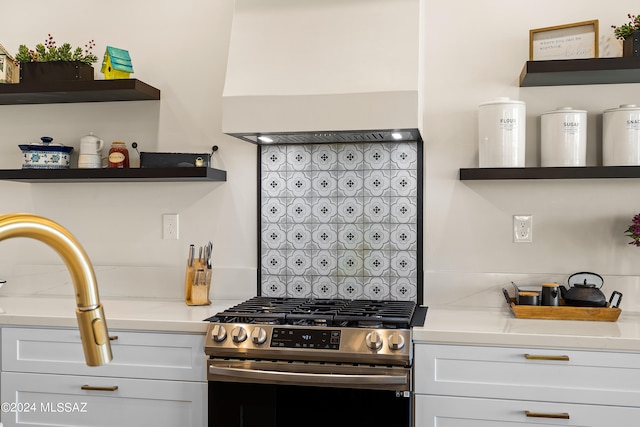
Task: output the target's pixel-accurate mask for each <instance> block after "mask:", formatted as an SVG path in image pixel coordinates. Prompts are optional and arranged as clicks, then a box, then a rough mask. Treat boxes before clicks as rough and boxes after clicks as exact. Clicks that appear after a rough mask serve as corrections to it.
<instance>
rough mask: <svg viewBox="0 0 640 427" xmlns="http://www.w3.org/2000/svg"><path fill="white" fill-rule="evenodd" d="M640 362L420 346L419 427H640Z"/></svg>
mask: <svg viewBox="0 0 640 427" xmlns="http://www.w3.org/2000/svg"><path fill="white" fill-rule="evenodd" d="M639 362H640V356H639V355H638V354H634V353H623V352H608V351H574V350H570V351H569V350H562V349H558V350H554V349H536V348H507V347H482V346H465V345H432V344H426V343H417V344H416V345H415V393H416V396H415V399H416V426H417V427H435V426H438V427H458V426H465V427H467V426H468V427H476V426H477V427H485V426H490V425H491V426H494V425H496V423H497V422H502V423H504V424H500V425H501V426H502V425H504V426H505V427H506V426H511V425H513V426H515V425H518V426H522V425H537V426H540V425H564V426H585V427H588V426H610V425H615V426H617V427H619V426H636V425H637V422H638V421H637V420H638V419H640V418H639V417H640V363H639Z"/></svg>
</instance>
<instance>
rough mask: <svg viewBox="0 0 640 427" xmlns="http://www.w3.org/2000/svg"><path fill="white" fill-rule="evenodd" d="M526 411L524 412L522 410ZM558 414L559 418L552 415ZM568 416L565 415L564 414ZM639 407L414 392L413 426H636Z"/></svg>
mask: <svg viewBox="0 0 640 427" xmlns="http://www.w3.org/2000/svg"><path fill="white" fill-rule="evenodd" d="M525 411H528V412H529V416H527V414H526V412H525ZM554 417H560V418H554ZM567 417H568V418H567ZM638 417H640V408H629V407H616V406H600V405H578V404H568V403H566V404H560V403H547V402H528V401H518V400H498V399H477V398H465V397H443V396H416V423H415V425H416V427H496V426H498V425H499V426H500V427H526V426H536V427H540V426H580V427H604V426H615V427H636V426H637V425H638V419H640V418H638Z"/></svg>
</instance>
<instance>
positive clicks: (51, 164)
mask: <svg viewBox="0 0 640 427" xmlns="http://www.w3.org/2000/svg"><path fill="white" fill-rule="evenodd" d="M40 139H41V140H42V143H40V144H22V145H19V146H18V147H20V150H22V158H23V163H22V169H68V168H69V163H70V161H71V152H73V147H67V146H65V145H61V144H52V143H51V141H53V138H51V137H48V136H43V137H42V138H40Z"/></svg>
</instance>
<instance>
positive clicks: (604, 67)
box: [520, 57, 640, 87]
mask: <svg viewBox="0 0 640 427" xmlns="http://www.w3.org/2000/svg"><path fill="white" fill-rule="evenodd" d="M615 83H640V57H623V58H591V59H559V60H553V61H527V62H526V64H525V65H524V68H523V69H522V72H521V73H520V86H521V87H530V86H568V85H592V84H615Z"/></svg>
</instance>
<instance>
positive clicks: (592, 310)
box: [509, 298, 622, 322]
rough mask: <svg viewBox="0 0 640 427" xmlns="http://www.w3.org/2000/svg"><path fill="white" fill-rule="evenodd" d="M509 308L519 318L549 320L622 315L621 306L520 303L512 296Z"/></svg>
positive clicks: (608, 319)
mask: <svg viewBox="0 0 640 427" xmlns="http://www.w3.org/2000/svg"><path fill="white" fill-rule="evenodd" d="M509 308H510V309H511V312H512V313H513V315H514V316H515V317H517V318H518V319H548V320H593V321H598V322H615V321H617V320H618V317H620V313H622V310H621V309H620V308H611V307H609V303H607V307H574V306H568V305H564V301H563V300H560V305H559V306H555V307H554V306H541V305H518V304H516V302H515V299H514V298H511V304H509Z"/></svg>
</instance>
